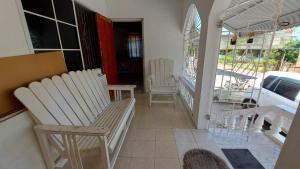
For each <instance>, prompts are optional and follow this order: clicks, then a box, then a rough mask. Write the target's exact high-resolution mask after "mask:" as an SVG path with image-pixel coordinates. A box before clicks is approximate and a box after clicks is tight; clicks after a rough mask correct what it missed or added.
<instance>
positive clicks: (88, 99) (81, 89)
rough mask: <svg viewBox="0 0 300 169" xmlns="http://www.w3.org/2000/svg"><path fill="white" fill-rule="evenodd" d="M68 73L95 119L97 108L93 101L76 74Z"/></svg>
mask: <svg viewBox="0 0 300 169" xmlns="http://www.w3.org/2000/svg"><path fill="white" fill-rule="evenodd" d="M69 75H70V77H71V79H72V81H73V82H74V84H75V86H76V88H77V89H78V90H79V92H80V94H81V96H82V97H83V100H84V101H85V102H86V104H87V105H88V107H89V109H90V110H91V113H92V115H93V117H94V119H95V118H96V117H97V115H98V110H97V109H96V107H95V105H94V103H93V102H94V101H92V99H91V97H90V96H89V95H88V93H87V91H86V90H85V88H84V87H83V84H82V83H81V81H80V80H79V78H78V76H77V74H76V73H75V72H69Z"/></svg>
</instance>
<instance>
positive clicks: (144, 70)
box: [110, 18, 147, 93]
mask: <svg viewBox="0 0 300 169" xmlns="http://www.w3.org/2000/svg"><path fill="white" fill-rule="evenodd" d="M110 19H111V20H112V22H141V23H142V43H143V45H142V48H143V87H144V92H145V93H146V92H147V89H146V87H147V86H146V82H147V77H146V68H145V65H146V59H145V57H146V56H145V54H146V53H145V39H144V38H145V36H144V32H145V31H144V18H110Z"/></svg>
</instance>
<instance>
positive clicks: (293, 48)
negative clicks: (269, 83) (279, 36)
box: [284, 40, 300, 63]
mask: <svg viewBox="0 0 300 169" xmlns="http://www.w3.org/2000/svg"><path fill="white" fill-rule="evenodd" d="M284 48H285V49H286V50H285V60H286V61H288V62H291V63H296V62H297V58H298V56H299V48H300V40H292V41H289V42H288V43H286V44H285V45H284Z"/></svg>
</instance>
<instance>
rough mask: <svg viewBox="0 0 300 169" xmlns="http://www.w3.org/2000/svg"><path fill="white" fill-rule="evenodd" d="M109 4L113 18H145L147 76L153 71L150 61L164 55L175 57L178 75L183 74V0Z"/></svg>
mask: <svg viewBox="0 0 300 169" xmlns="http://www.w3.org/2000/svg"><path fill="white" fill-rule="evenodd" d="M107 6H108V10H107V11H108V17H110V18H113V19H114V18H117V19H120V18H127V19H128V18H143V22H144V25H143V28H144V30H143V31H144V54H145V55H144V63H145V73H144V74H145V75H146V77H147V76H148V74H149V60H150V59H154V58H160V57H162V58H171V59H173V60H174V61H175V66H174V68H175V69H174V71H175V74H176V75H179V74H181V72H182V64H183V43H182V41H183V39H182V33H181V25H182V1H181V0H108V1H107Z"/></svg>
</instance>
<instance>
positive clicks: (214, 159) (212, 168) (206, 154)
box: [183, 149, 229, 169]
mask: <svg viewBox="0 0 300 169" xmlns="http://www.w3.org/2000/svg"><path fill="white" fill-rule="evenodd" d="M183 169H229V167H228V166H227V164H226V162H225V161H224V160H223V159H222V158H220V157H219V156H217V155H216V154H214V153H212V152H210V151H208V150H204V149H193V150H190V151H188V152H186V153H185V154H184V157H183Z"/></svg>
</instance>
